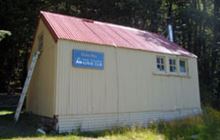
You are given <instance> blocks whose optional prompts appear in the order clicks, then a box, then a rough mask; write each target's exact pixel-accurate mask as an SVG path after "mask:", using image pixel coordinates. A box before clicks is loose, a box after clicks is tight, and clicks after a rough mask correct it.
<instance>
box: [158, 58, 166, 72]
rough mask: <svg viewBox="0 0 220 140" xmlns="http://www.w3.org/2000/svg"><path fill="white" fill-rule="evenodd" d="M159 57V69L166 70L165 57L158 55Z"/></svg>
mask: <svg viewBox="0 0 220 140" xmlns="http://www.w3.org/2000/svg"><path fill="white" fill-rule="evenodd" d="M156 59H157V69H158V70H159V71H164V70H165V66H164V62H165V61H164V59H165V58H164V57H160V56H159V57H157V58H156Z"/></svg>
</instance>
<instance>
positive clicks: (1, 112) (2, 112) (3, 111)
mask: <svg viewBox="0 0 220 140" xmlns="http://www.w3.org/2000/svg"><path fill="white" fill-rule="evenodd" d="M12 113H13V111H9V110H1V111H0V116H2V115H8V114H12Z"/></svg>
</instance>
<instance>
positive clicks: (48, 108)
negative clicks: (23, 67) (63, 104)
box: [26, 20, 57, 117]
mask: <svg viewBox="0 0 220 140" xmlns="http://www.w3.org/2000/svg"><path fill="white" fill-rule="evenodd" d="M41 34H43V49H42V52H41V54H40V57H39V59H38V61H37V65H36V67H35V70H34V73H33V77H32V80H31V83H30V87H29V90H28V94H27V102H26V105H27V111H31V112H33V113H34V114H38V115H41V116H47V117H52V116H53V115H54V112H55V100H54V99H55V83H56V75H55V72H56V49H57V47H56V43H55V41H54V39H53V38H52V36H51V34H50V32H49V31H48V29H47V28H46V26H45V25H44V23H43V22H42V20H40V21H39V24H38V29H37V33H36V36H35V40H34V43H33V47H32V54H31V56H32V55H33V53H34V52H35V51H36V49H37V47H38V43H39V42H38V37H39V35H41ZM30 62H31V57H30V59H29V64H30Z"/></svg>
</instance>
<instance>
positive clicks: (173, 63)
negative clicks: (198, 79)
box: [169, 58, 176, 72]
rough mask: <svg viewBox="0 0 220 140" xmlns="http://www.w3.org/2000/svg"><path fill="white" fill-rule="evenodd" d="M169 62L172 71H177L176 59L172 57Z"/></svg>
mask: <svg viewBox="0 0 220 140" xmlns="http://www.w3.org/2000/svg"><path fill="white" fill-rule="evenodd" d="M169 64H170V72H176V59H173V58H170V59H169Z"/></svg>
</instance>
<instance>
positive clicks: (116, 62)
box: [114, 47, 119, 123]
mask: <svg viewBox="0 0 220 140" xmlns="http://www.w3.org/2000/svg"><path fill="white" fill-rule="evenodd" d="M114 49H115V65H116V83H117V84H116V87H117V123H118V122H119V73H118V72H119V69H118V53H117V50H118V49H117V47H115V48H114Z"/></svg>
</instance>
